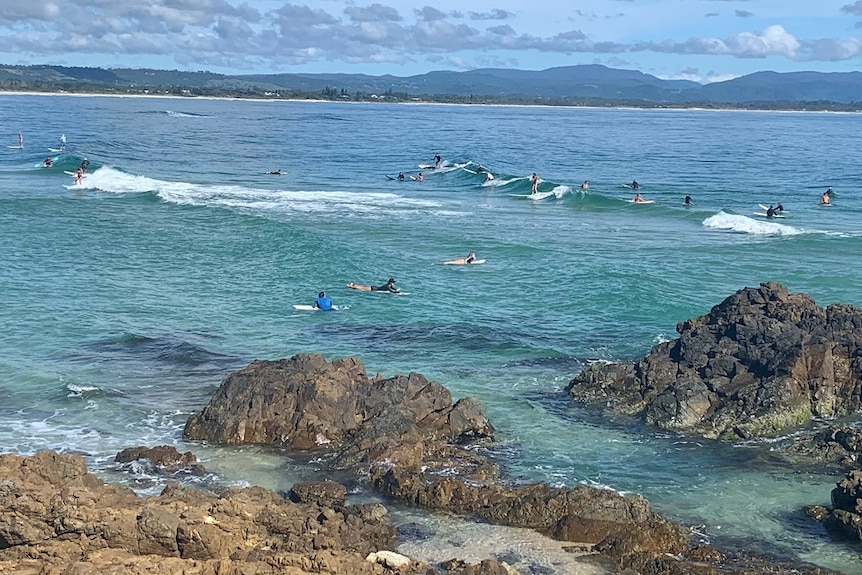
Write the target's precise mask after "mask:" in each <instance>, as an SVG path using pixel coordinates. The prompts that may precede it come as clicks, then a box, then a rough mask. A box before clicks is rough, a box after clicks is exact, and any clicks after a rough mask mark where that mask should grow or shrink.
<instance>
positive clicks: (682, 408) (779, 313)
mask: <svg viewBox="0 0 862 575" xmlns="http://www.w3.org/2000/svg"><path fill="white" fill-rule="evenodd" d="M677 332H678V333H679V334H680V336H679V338H677V339H675V340H673V341H669V342H665V343H662V344H659V345H657V346H655V347H654V348H653V349H652V350H651V351H650V353H649V355H648V356H647V357H645V358H644V359H642V360H640V361H637V362H635V363H634V364H593V365H591V366H589V367H588V368H587V369H585V370H584V371H583V372H581V373H580V374H579V375H578V376H577V377H576V378H575V379H573V380H572V381H571V382H570V383H569V386H568V388H567V390H568V391H569V393H571V395H572V396H573V397H574V398H576V399H579V400H582V401H585V402H595V403H599V402H600V403H601V405H603V406H608V407H609V409H611V410H613V411H616V412H618V413H624V414H629V415H636V416H639V417H642V418H643V420H644V421H645V422H646V423H647V424H649V425H654V426H657V427H660V428H662V429H669V430H678V431H682V432H686V433H690V434H697V435H701V436H704V437H707V438H726V439H735V438H752V437H759V436H766V435H771V434H774V433H776V432H778V431H781V430H783V429H787V428H790V427H793V426H797V425H800V424H803V423H806V422H808V421H809V420H810V419H811V418H812V417H814V416H830V417H832V416H842V415H847V414H850V413H857V412H859V411H860V408H862V310H860V309H859V308H855V307H852V306H849V305H843V304H834V305H830V306H829V307H827V308H825V309H824V308H822V307H819V306H817V305H816V304H815V303H814V301H813V300H812V299H811V298H810V297H808V296H807V295H805V294H789V293H788V292H787V288H786V287H784V286H783V285H780V284H776V283H764V284H761V285H760V287H758V288H744V289H742V290H740V291H738V292H736V293H735V294H734V295H732V296H730V297H728V298H727V299H725V300H724V301H723V302H721V303H720V304H718V305H716V306H715V307H713V308H712V310H711V311H710V312H709V313H708V314H707V315H704V316H701V317H698V318H696V319H690V320H687V321H684V322H681V323H679V324H677Z"/></svg>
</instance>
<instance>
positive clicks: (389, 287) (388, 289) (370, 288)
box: [347, 278, 401, 293]
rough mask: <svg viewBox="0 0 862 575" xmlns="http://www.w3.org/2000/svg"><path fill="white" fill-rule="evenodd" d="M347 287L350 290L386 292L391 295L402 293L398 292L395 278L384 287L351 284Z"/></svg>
mask: <svg viewBox="0 0 862 575" xmlns="http://www.w3.org/2000/svg"><path fill="white" fill-rule="evenodd" d="M347 287H349V288H350V289H356V290H359V291H385V292H389V293H401V292H400V291H399V290H398V288H396V287H395V279H394V278H389V280H387V282H386V283H385V284H383V285H382V286H366V285H362V284H357V283H353V282H350V283H349V284H347Z"/></svg>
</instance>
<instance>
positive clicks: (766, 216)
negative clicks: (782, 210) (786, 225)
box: [754, 212, 784, 218]
mask: <svg viewBox="0 0 862 575" xmlns="http://www.w3.org/2000/svg"><path fill="white" fill-rule="evenodd" d="M754 215H755V216H760V217H762V218H783V217H784V216H782V215H781V214H775V215H774V216H768V215H766V212H754Z"/></svg>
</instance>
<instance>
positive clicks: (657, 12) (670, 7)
mask: <svg viewBox="0 0 862 575" xmlns="http://www.w3.org/2000/svg"><path fill="white" fill-rule="evenodd" d="M0 36H2V38H1V39H0V40H2V41H0V46H2V47H3V48H0V64H59V65H65V66H98V67H106V68H117V67H131V68H142V67H149V68H161V69H171V70H173V69H178V70H208V71H212V72H219V73H228V74H233V73H239V74H245V73H249V74H251V73H264V74H271V73H282V72H315V73H320V72H348V73H364V74H372V75H382V74H393V75H397V76H410V75H413V74H422V73H425V72H429V71H433V70H468V69H474V68H486V67H501V68H519V69H527V70H540V69H544V68H550V67H553V66H569V65H574V64H604V65H607V66H610V67H613V68H627V69H636V70H641V71H643V72H646V73H648V74H653V75H655V76H658V77H660V78H684V79H689V80H695V81H698V82H709V81H716V80H724V79H728V78H732V77H735V76H741V75H744V74H749V73H752V72H757V71H761V70H774V71H778V72H788V71H797V70H816V71H822V72H847V71H853V70H859V69H862V0H852V1H851V0H838V1H833V0H805V1H802V0H567V1H563V0H554V1H552V0H533V1H532V2H530V1H525V0H518V1H515V0H470V2H464V1H463V0H461V1H458V0H435V1H434V2H428V1H427V0H415V1H413V0H407V1H405V0H400V1H387V0H380V1H372V2H362V1H344V0H317V1H315V2H307V1H304V0H296V1H295V2H281V1H271V0H245V1H242V0H239V1H237V0H0Z"/></svg>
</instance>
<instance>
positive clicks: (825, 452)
mask: <svg viewBox="0 0 862 575" xmlns="http://www.w3.org/2000/svg"><path fill="white" fill-rule="evenodd" d="M778 455H779V456H780V457H782V458H783V459H788V460H791V461H793V462H804V463H805V464H809V465H810V464H816V465H817V466H818V467H819V471H821V472H822V471H823V466H826V467H827V468H829V467H835V468H838V469H840V470H841V471H842V472H846V471H850V470H851V469H858V468H859V466H860V461H862V429H860V428H859V427H856V426H852V425H837V424H832V425H828V426H827V427H826V428H824V429H821V430H820V431H818V432H817V433H815V434H813V435H804V436H801V437H797V438H796V439H794V441H793V442H792V443H791V444H790V445H788V446H787V447H786V448H784V449H782V450H781V451H780V452H778Z"/></svg>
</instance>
